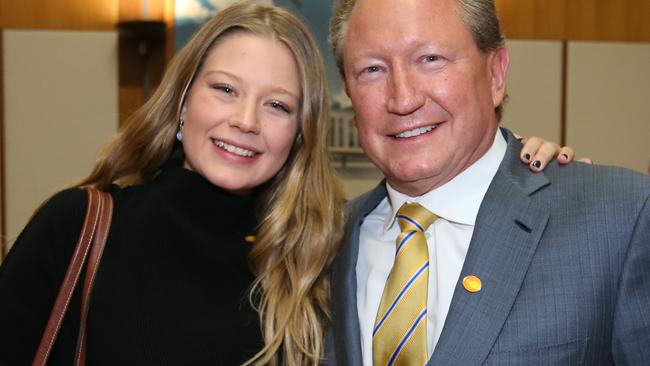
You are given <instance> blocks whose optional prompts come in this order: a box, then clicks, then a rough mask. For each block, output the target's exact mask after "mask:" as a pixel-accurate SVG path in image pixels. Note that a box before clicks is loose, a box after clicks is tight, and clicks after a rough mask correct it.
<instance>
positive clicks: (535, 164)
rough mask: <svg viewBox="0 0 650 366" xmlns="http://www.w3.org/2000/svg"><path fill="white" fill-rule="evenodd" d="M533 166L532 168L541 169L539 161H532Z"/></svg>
mask: <svg viewBox="0 0 650 366" xmlns="http://www.w3.org/2000/svg"><path fill="white" fill-rule="evenodd" d="M533 166H534V167H535V168H537V169H539V168H541V167H542V162H541V161H539V160H535V161H533Z"/></svg>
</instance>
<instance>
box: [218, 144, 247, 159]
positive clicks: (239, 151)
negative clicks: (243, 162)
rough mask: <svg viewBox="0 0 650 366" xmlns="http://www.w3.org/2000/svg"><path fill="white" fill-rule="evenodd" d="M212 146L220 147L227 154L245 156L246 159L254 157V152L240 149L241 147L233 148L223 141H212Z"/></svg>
mask: <svg viewBox="0 0 650 366" xmlns="http://www.w3.org/2000/svg"><path fill="white" fill-rule="evenodd" d="M214 144H215V145H216V146H217V147H220V148H222V149H224V150H226V151H228V152H229V153H233V154H235V155H239V156H245V157H247V158H252V157H253V156H255V152H254V151H250V150H246V149H242V148H241V147H237V146H233V145H230V144H227V143H225V142H223V141H219V140H214Z"/></svg>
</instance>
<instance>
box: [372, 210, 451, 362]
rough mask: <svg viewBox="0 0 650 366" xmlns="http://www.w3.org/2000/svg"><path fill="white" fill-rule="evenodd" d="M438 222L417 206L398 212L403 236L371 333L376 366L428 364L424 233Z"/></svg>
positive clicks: (400, 235) (399, 242)
mask: <svg viewBox="0 0 650 366" xmlns="http://www.w3.org/2000/svg"><path fill="white" fill-rule="evenodd" d="M437 218H438V217H437V216H436V215H434V214H432V213H431V212H429V211H427V209H425V208H424V207H422V206H420V205H419V204H417V203H405V204H404V205H403V206H402V207H401V208H400V209H399V211H398V212H397V221H398V222H399V226H400V228H401V229H402V232H401V233H400V234H399V236H397V251H396V254H395V263H394V264H393V269H392V270H391V272H390V275H389V277H388V280H387V281H386V287H385V288H384V293H383V294H382V296H381V303H380V304H379V311H378V312H377V319H376V320H375V328H374V329H373V332H372V348H373V353H372V355H373V364H374V365H375V366H378V365H382V366H383V365H390V366H392V365H424V364H425V363H426V362H427V329H426V328H427V327H426V316H427V283H428V280H429V251H428V249H427V241H426V239H425V237H424V230H426V229H427V227H429V225H431V223H433V222H434V221H435V220H436V219H437Z"/></svg>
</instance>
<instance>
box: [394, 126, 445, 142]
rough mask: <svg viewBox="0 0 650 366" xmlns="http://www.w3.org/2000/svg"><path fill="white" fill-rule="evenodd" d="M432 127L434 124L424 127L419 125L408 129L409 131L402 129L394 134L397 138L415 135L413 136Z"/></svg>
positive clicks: (430, 129) (423, 132)
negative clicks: (402, 130)
mask: <svg viewBox="0 0 650 366" xmlns="http://www.w3.org/2000/svg"><path fill="white" fill-rule="evenodd" d="M434 128H436V125H430V126H425V127H420V128H416V129H414V130H409V131H404V132H402V133H399V134H397V135H395V137H397V138H398V139H404V138H408V137H415V136H420V135H422V134H425V133H427V132H429V131H432V130H433V129H434Z"/></svg>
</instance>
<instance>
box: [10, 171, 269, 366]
mask: <svg viewBox="0 0 650 366" xmlns="http://www.w3.org/2000/svg"><path fill="white" fill-rule="evenodd" d="M111 194H112V196H113V199H114V203H115V206H114V207H115V208H114V212H113V221H112V224H111V229H110V233H109V236H108V241H107V243H106V249H105V251H104V254H103V257H102V260H101V263H100V267H99V270H98V274H97V279H96V283H95V287H94V289H93V293H92V296H91V303H90V311H89V320H88V328H87V329H88V330H87V331H88V353H87V361H88V364H89V365H237V364H241V363H242V362H243V361H245V360H247V359H248V358H249V357H250V356H252V355H253V354H255V353H256V352H257V351H259V350H260V348H261V345H262V342H261V335H260V330H259V324H258V316H257V313H256V312H255V311H254V310H253V309H252V308H251V306H250V303H249V300H248V292H249V291H248V290H249V289H250V285H251V283H252V280H253V277H252V275H251V273H250V271H249V267H248V262H247V255H248V253H249V251H250V247H251V244H250V243H248V242H246V241H245V240H244V237H245V236H246V235H250V234H253V230H254V227H255V218H254V216H255V213H256V212H257V210H256V202H255V197H254V196H236V195H232V194H229V193H227V192H225V191H223V190H221V189H219V188H216V187H215V186H213V185H212V184H210V183H209V182H208V181H206V180H205V179H204V178H202V177H201V176H199V175H198V174H196V173H194V172H191V171H188V170H185V169H183V168H181V167H180V166H178V164H176V165H175V166H174V164H170V165H168V166H167V167H166V168H165V169H163V171H162V172H161V173H160V174H159V175H158V176H157V177H156V178H155V179H153V180H152V181H150V182H147V183H144V184H140V185H136V186H132V187H128V188H125V189H120V188H117V187H113V188H112V189H111ZM86 205H87V198H86V193H85V192H84V191H82V190H80V189H69V190H66V191H63V192H61V193H58V194H57V195H55V196H54V197H53V198H51V199H50V200H49V201H48V202H47V203H46V204H45V205H44V206H43V207H42V208H41V209H39V211H38V212H37V214H36V215H35V216H34V218H33V219H32V220H31V222H30V223H29V224H28V225H27V227H26V228H25V230H24V231H23V233H22V234H21V235H20V237H19V238H18V240H17V241H16V243H15V245H14V247H13V248H12V250H11V252H10V253H9V256H8V257H7V259H6V260H5V262H4V263H3V264H2V267H0V365H2V366H5V365H27V364H29V363H31V360H32V358H33V355H34V354H35V351H36V347H37V345H38V342H39V340H40V337H41V335H42V332H43V329H44V327H45V323H46V321H47V317H48V315H49V313H50V310H51V307H52V304H53V302H54V298H55V297H56V293H57V292H58V289H59V286H60V285H61V282H62V280H63V276H64V274H65V270H66V268H67V266H68V262H69V260H70V257H71V254H72V251H73V248H74V245H75V243H76V241H77V238H78V236H79V231H80V230H81V226H82V223H83V218H84V215H85V210H86ZM79 287H81V286H79ZM79 306H80V297H79V293H76V294H75V297H74V298H73V301H72V303H71V305H70V307H69V310H68V315H67V316H66V318H65V320H64V323H63V326H62V329H61V331H60V333H59V337H58V340H57V343H56V345H55V347H54V350H53V353H52V356H51V358H50V364H51V365H71V364H72V359H73V353H74V348H75V342H76V337H77V333H78V324H79Z"/></svg>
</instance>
